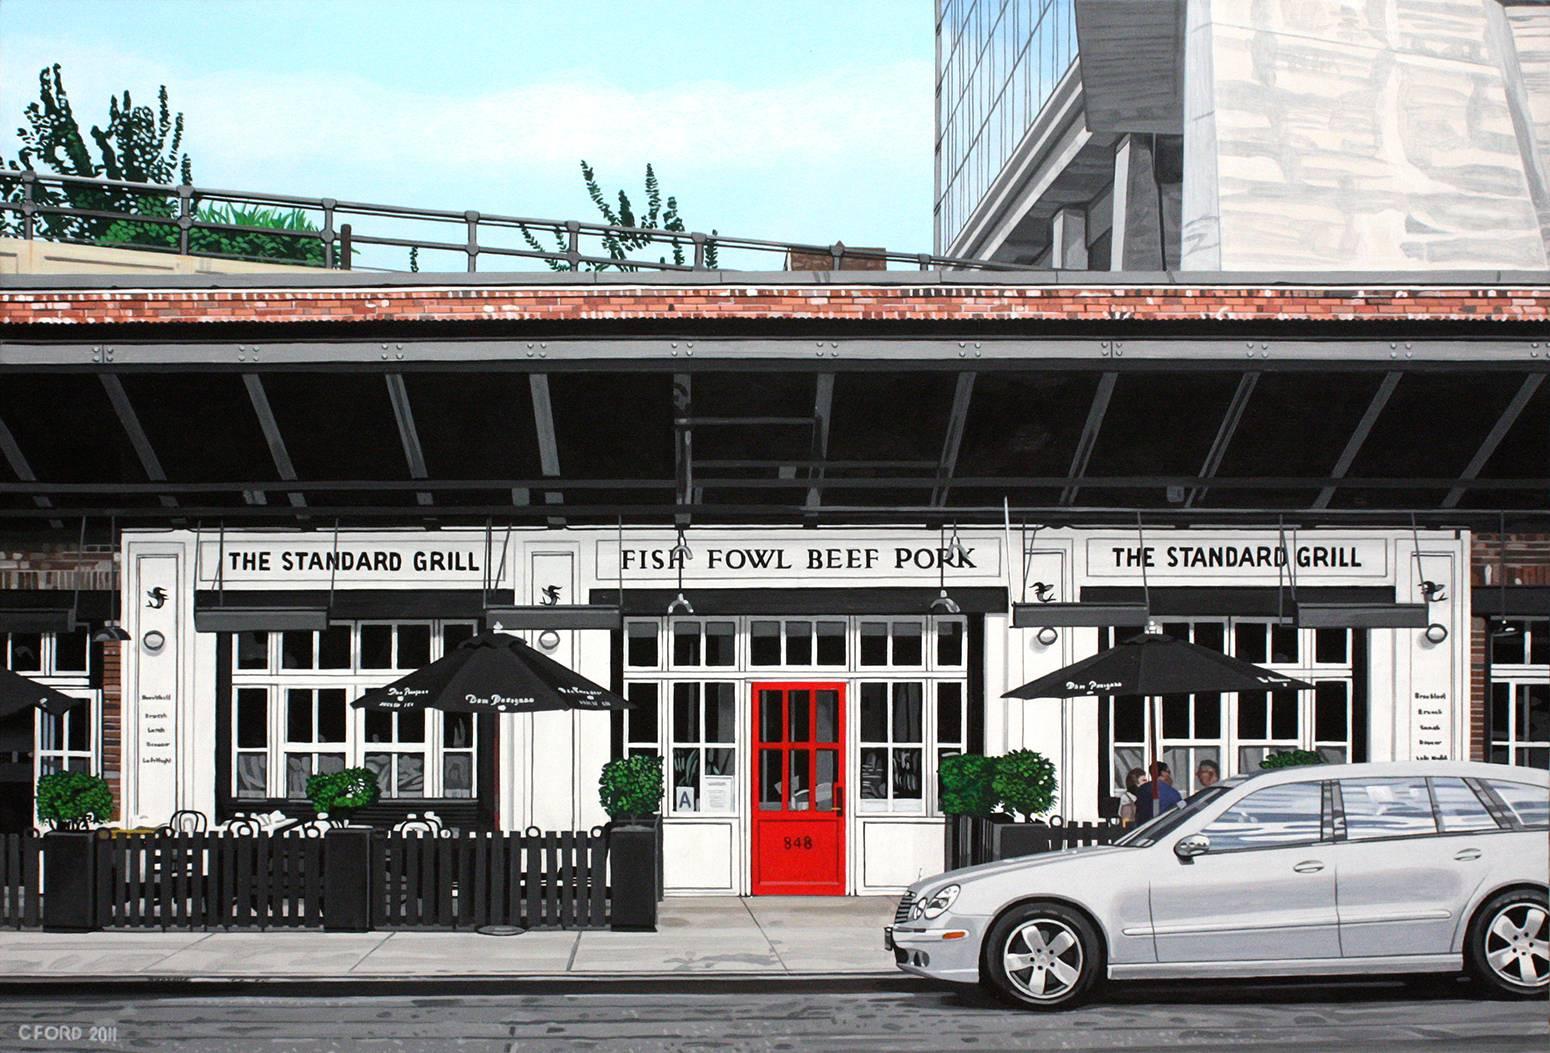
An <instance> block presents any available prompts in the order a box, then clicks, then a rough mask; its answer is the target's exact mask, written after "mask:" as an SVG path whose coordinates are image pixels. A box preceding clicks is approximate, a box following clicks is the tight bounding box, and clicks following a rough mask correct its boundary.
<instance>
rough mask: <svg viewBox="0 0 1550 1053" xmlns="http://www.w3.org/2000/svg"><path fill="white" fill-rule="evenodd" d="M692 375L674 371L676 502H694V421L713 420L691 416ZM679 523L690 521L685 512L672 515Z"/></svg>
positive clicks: (680, 524) (692, 402) (686, 503)
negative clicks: (679, 514) (698, 419)
mask: <svg viewBox="0 0 1550 1053" xmlns="http://www.w3.org/2000/svg"><path fill="white" fill-rule="evenodd" d="M693 414H694V376H693V374H690V373H674V374H673V476H674V479H675V481H676V483H677V492H678V503H679V504H681V505H692V504H694V425H695V424H696V423H706V424H712V423H715V422H714V421H713V420H711V419H709V418H706V419H704V420H702V421H699V422H696V420H695V419H694V416H693ZM675 521H676V522H677V524H678V525H679V526H681V527H685V526H688V525H689V517H688V516H687V515H683V516H677V517H675Z"/></svg>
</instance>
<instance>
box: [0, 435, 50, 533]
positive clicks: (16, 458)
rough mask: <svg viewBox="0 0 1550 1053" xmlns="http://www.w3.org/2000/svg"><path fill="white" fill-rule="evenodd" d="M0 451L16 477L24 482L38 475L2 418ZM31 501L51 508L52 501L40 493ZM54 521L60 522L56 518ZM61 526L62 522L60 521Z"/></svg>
mask: <svg viewBox="0 0 1550 1053" xmlns="http://www.w3.org/2000/svg"><path fill="white" fill-rule="evenodd" d="M0 453H3V454H5V461H6V463H7V464H9V465H10V466H11V471H12V472H13V473H14V474H15V476H16V478H18V479H20V480H21V481H22V482H24V483H35V482H37V481H38V477H37V476H36V475H35V474H33V471H32V465H31V464H30V463H29V462H28V460H27V456H26V454H24V453H22V448H21V447H20V446H19V445H17V442H16V436H15V435H13V434H11V429H10V426H9V425H7V424H6V423H5V421H4V420H0ZM32 503H33V504H35V505H37V506H38V507H39V508H53V507H54V502H53V501H52V500H50V499H49V498H47V497H45V496H44V495H42V494H34V495H33V496H32ZM55 522H60V521H59V520H56V521H55ZM60 525H61V526H62V525H63V523H62V522H60Z"/></svg>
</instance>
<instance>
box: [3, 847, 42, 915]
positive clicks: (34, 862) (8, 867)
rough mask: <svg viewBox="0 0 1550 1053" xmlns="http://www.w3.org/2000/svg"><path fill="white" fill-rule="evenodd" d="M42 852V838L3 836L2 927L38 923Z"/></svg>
mask: <svg viewBox="0 0 1550 1053" xmlns="http://www.w3.org/2000/svg"><path fill="white" fill-rule="evenodd" d="M42 849H43V841H42V839H40V838H36V837H33V836H32V835H30V834H0V928H6V929H20V928H33V927H35V926H36V925H37V924H38V923H39V920H40V918H41V916H42V911H41V908H40V906H39V898H38V888H39V884H40V881H39V873H40V871H41V870H42V862H41V859H42V856H41V852H42Z"/></svg>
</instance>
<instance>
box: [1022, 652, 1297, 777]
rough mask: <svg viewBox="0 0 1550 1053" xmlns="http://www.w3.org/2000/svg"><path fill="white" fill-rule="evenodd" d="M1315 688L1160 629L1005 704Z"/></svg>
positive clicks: (1028, 687)
mask: <svg viewBox="0 0 1550 1053" xmlns="http://www.w3.org/2000/svg"><path fill="white" fill-rule="evenodd" d="M1312 687H1313V685H1312V684H1309V683H1307V682H1305V681H1302V680H1298V679H1296V678H1295V677H1290V676H1287V675H1286V674H1285V673H1277V672H1275V671H1274V670H1272V669H1265V668H1263V667H1261V666H1257V665H1254V664H1252V663H1250V662H1243V661H1239V660H1238V659H1236V658H1230V657H1228V656H1227V655H1225V654H1222V653H1221V652H1220V651H1213V650H1211V649H1210V648H1209V647H1201V646H1200V645H1199V644H1193V643H1189V642H1188V641H1186V640H1175V639H1174V638H1173V637H1171V636H1168V635H1165V634H1164V633H1163V631H1162V630H1161V629H1159V628H1158V627H1157V625H1156V623H1153V624H1151V625H1148V626H1147V627H1146V632H1144V633H1141V634H1140V635H1138V636H1132V637H1131V638H1130V639H1128V640H1126V641H1124V642H1123V643H1121V644H1119V645H1118V646H1116V647H1111V648H1109V649H1108V650H1107V651H1102V652H1100V653H1098V654H1095V655H1093V656H1092V657H1091V658H1084V659H1082V660H1081V661H1080V662H1075V663H1073V664H1071V665H1068V666H1066V667H1065V668H1064V669H1057V670H1055V671H1054V672H1053V673H1050V674H1048V675H1046V676H1041V677H1039V678H1038V679H1037V680H1034V681H1031V682H1029V683H1026V684H1024V685H1023V686H1022V687H1019V688H1015V689H1013V690H1011V691H1008V692H1007V693H1006V694H1004V695H1002V696H1001V697H1002V698H1077V697H1080V696H1082V695H1102V696H1110V695H1142V696H1155V695H1187V694H1193V693H1194V692H1197V691H1304V690H1311V689H1312ZM1146 722H1147V731H1148V734H1149V736H1150V737H1151V739H1152V796H1153V798H1154V799H1155V798H1156V796H1157V793H1158V787H1157V739H1156V736H1151V735H1150V733H1151V725H1152V707H1151V706H1147V707H1146Z"/></svg>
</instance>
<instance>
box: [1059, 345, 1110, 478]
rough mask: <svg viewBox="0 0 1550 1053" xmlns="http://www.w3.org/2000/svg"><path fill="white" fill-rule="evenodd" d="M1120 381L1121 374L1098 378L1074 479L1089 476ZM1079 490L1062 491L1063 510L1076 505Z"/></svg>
mask: <svg viewBox="0 0 1550 1053" xmlns="http://www.w3.org/2000/svg"><path fill="white" fill-rule="evenodd" d="M1118 380H1119V374H1118V373H1113V372H1109V373H1105V374H1103V376H1101V377H1099V378H1098V389H1097V390H1096V391H1094V392H1093V401H1092V405H1091V406H1089V407H1088V409H1087V422H1086V423H1085V424H1083V425H1082V434H1081V437H1080V438H1078V439H1077V443H1076V453H1075V454H1074V455H1073V456H1072V457H1071V477H1072V478H1073V479H1077V478H1081V477H1082V476H1084V475H1086V474H1087V462H1088V461H1090V460H1092V456H1093V447H1094V446H1095V445H1097V443H1098V432H1099V431H1100V430H1101V429H1102V428H1103V416H1104V414H1106V413H1108V412H1109V399H1111V398H1113V397H1114V384H1115V382H1116V381H1118ZM1078 489H1079V487H1075V486H1067V487H1066V488H1065V489H1064V490H1063V491H1061V494H1060V505H1061V507H1062V508H1067V507H1070V506H1071V505H1073V504H1075V503H1076V494H1077V490H1078Z"/></svg>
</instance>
